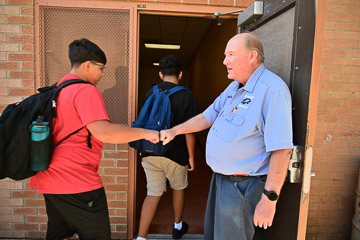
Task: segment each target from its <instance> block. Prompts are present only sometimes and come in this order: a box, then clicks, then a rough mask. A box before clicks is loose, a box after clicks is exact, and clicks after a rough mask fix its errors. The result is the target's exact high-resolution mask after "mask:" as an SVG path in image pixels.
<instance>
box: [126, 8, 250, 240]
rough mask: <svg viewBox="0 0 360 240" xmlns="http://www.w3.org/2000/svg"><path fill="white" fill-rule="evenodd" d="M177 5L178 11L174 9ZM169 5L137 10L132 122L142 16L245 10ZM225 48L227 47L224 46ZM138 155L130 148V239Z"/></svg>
mask: <svg viewBox="0 0 360 240" xmlns="http://www.w3.org/2000/svg"><path fill="white" fill-rule="evenodd" d="M174 5H176V9H174ZM174 5H168V4H158V3H142V4H137V5H136V9H135V12H136V13H135V14H134V15H136V55H135V56H136V72H134V74H136V76H135V79H136V80H135V81H134V88H133V89H134V92H133V93H132V94H133V96H135V99H133V105H132V106H131V108H129V109H131V112H132V114H131V116H130V117H131V120H130V123H131V122H132V121H134V120H135V119H136V115H137V114H136V113H137V112H138V91H137V89H138V83H139V82H138V81H139V79H138V73H139V70H140V69H139V38H140V33H139V31H140V26H139V22H140V21H139V20H140V15H141V14H149V15H163V16H166V15H171V16H189V17H207V18H209V17H210V18H211V17H213V18H214V19H215V16H214V13H215V12H232V11H238V10H241V9H244V8H240V7H213V6H197V5H179V4H174ZM228 17H229V18H231V17H233V18H236V17H237V15H232V16H228ZM224 47H225V46H224ZM136 161H137V154H136V151H135V149H133V148H129V195H128V218H127V219H128V222H127V231H128V238H129V239H132V238H133V237H134V233H135V230H136V229H135V226H136V187H137V183H136V178H137V164H136V163H137V162H136Z"/></svg>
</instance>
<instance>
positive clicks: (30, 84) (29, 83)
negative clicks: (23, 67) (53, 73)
mask: <svg viewBox="0 0 360 240" xmlns="http://www.w3.org/2000/svg"><path fill="white" fill-rule="evenodd" d="M23 64H24V63H23ZM22 84H23V87H26V88H30V87H31V88H34V85H35V82H34V80H23V81H22ZM34 89H35V88H34Z"/></svg>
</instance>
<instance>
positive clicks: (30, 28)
mask: <svg viewBox="0 0 360 240" xmlns="http://www.w3.org/2000/svg"><path fill="white" fill-rule="evenodd" d="M21 33H34V27H33V26H21Z"/></svg>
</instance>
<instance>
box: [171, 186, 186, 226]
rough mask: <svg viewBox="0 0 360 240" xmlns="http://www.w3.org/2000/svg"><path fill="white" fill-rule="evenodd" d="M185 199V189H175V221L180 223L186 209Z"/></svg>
mask: <svg viewBox="0 0 360 240" xmlns="http://www.w3.org/2000/svg"><path fill="white" fill-rule="evenodd" d="M184 199H185V191H184V189H182V190H173V208H174V215H175V223H180V222H181V221H182V216H183V211H184Z"/></svg>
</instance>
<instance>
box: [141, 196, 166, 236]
mask: <svg viewBox="0 0 360 240" xmlns="http://www.w3.org/2000/svg"><path fill="white" fill-rule="evenodd" d="M160 199H161V196H149V195H147V196H146V198H145V200H144V203H143V206H142V209H141V217H140V226H139V234H138V236H139V237H143V238H146V235H147V233H148V231H149V227H150V224H151V221H152V219H153V218H154V215H155V212H156V208H157V206H158V203H159V201H160Z"/></svg>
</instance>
